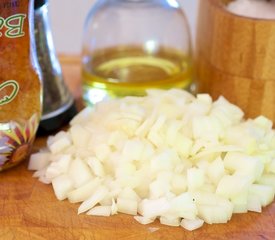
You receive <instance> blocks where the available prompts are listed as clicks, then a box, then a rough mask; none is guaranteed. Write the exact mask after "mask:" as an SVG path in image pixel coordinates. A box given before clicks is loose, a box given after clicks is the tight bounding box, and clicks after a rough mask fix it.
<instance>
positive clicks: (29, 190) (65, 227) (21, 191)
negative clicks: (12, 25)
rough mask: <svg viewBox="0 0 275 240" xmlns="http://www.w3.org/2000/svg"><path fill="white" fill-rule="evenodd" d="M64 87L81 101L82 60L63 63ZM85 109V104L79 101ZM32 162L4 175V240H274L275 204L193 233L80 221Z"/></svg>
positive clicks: (120, 218)
mask: <svg viewBox="0 0 275 240" xmlns="http://www.w3.org/2000/svg"><path fill="white" fill-rule="evenodd" d="M61 63H62V67H63V72H64V76H65V81H66V83H67V84H68V87H69V89H70V90H71V91H72V93H73V95H74V97H75V98H76V99H80V96H81V90H80V67H79V66H80V64H79V60H78V59H77V58H70V57H69V58H67V57H62V58H61ZM77 102H78V105H79V107H81V101H80V100H78V101H77ZM46 139H47V137H37V139H36V141H35V143H34V147H33V151H34V152H35V151H38V150H39V148H40V147H43V146H44V145H45V141H46ZM27 164H28V160H26V161H25V162H23V163H22V164H20V165H19V166H17V167H15V168H13V169H10V170H7V171H4V172H2V173H0V240H17V239H18V240H45V239H53V240H86V239H87V240H90V239H91V240H107V239H112V240H116V239H127V240H178V239H180V240H185V239H186V240H195V239H198V240H212V239H217V240H218V239H219V240H225V239H226V240H229V239H234V240H243V239H250V240H256V239H259V240H266V239H269V240H274V239H275V202H274V203H273V204H271V205H270V206H268V207H266V208H264V210H263V212H262V213H261V214H258V213H251V212H250V213H247V214H234V215H233V217H232V219H231V221H230V222H229V223H227V224H214V225H208V224H204V226H203V227H202V228H200V229H198V230H195V231H193V232H189V231H186V230H185V229H183V228H181V227H168V226H164V225H160V224H159V222H158V221H155V222H154V223H152V224H149V225H141V224H139V223H137V222H136V221H135V220H134V218H133V217H132V216H128V215H125V214H118V215H115V216H112V217H93V216H87V215H85V214H82V215H77V208H78V206H79V204H71V203H69V202H68V201H67V200H65V201H58V200H57V199H56V198H55V196H54V193H53V190H52V187H51V185H44V184H42V183H40V182H39V181H38V180H37V179H35V178H33V177H32V174H33V172H30V171H28V170H27Z"/></svg>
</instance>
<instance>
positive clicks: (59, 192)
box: [52, 174, 73, 200]
mask: <svg viewBox="0 0 275 240" xmlns="http://www.w3.org/2000/svg"><path fill="white" fill-rule="evenodd" d="M52 185H53V190H54V193H55V196H56V197H57V199H58V200H64V199H66V198H67V195H68V193H69V192H70V191H71V190H73V182H72V180H71V179H70V177H69V176H68V175H66V174H63V175H61V176H58V177H56V178H54V179H53V180H52Z"/></svg>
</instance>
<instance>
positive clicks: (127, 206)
mask: <svg viewBox="0 0 275 240" xmlns="http://www.w3.org/2000/svg"><path fill="white" fill-rule="evenodd" d="M137 208H138V203H137V201H135V200H131V199H123V198H118V199H117V211H118V212H121V213H126V214H130V215H137Z"/></svg>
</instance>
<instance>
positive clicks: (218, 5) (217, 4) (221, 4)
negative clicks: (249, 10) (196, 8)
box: [201, 0, 275, 24]
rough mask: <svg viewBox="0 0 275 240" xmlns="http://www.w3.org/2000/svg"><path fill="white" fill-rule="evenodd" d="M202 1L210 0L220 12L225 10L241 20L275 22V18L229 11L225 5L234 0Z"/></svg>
mask: <svg viewBox="0 0 275 240" xmlns="http://www.w3.org/2000/svg"><path fill="white" fill-rule="evenodd" d="M201 1H209V2H210V4H211V5H212V6H214V7H215V8H218V9H219V11H220V12H223V14H225V15H228V16H229V17H234V18H236V19H239V20H246V21H248V22H251V23H253V22H265V23H267V24H273V23H275V18H274V19H265V18H254V17H247V16H242V15H238V14H235V13H232V12H230V11H228V10H227V9H226V8H225V6H226V4H227V3H229V2H232V0H201Z"/></svg>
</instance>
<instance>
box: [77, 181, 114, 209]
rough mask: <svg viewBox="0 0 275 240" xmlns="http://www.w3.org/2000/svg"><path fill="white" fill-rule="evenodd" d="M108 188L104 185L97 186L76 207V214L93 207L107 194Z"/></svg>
mask: <svg viewBox="0 0 275 240" xmlns="http://www.w3.org/2000/svg"><path fill="white" fill-rule="evenodd" d="M108 192H109V191H108V189H107V188H106V187H104V186H102V187H99V188H98V189H97V190H96V191H95V192H94V194H93V195H92V196H91V197H90V198H88V199H87V200H85V201H84V202H83V203H82V204H81V205H80V206H79V208H78V214H80V213H83V212H86V211H88V210H89V209H91V208H93V207H94V206H95V205H96V204H98V203H99V202H100V201H101V200H102V199H103V198H104V197H105V196H106V195H107V194H108Z"/></svg>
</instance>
